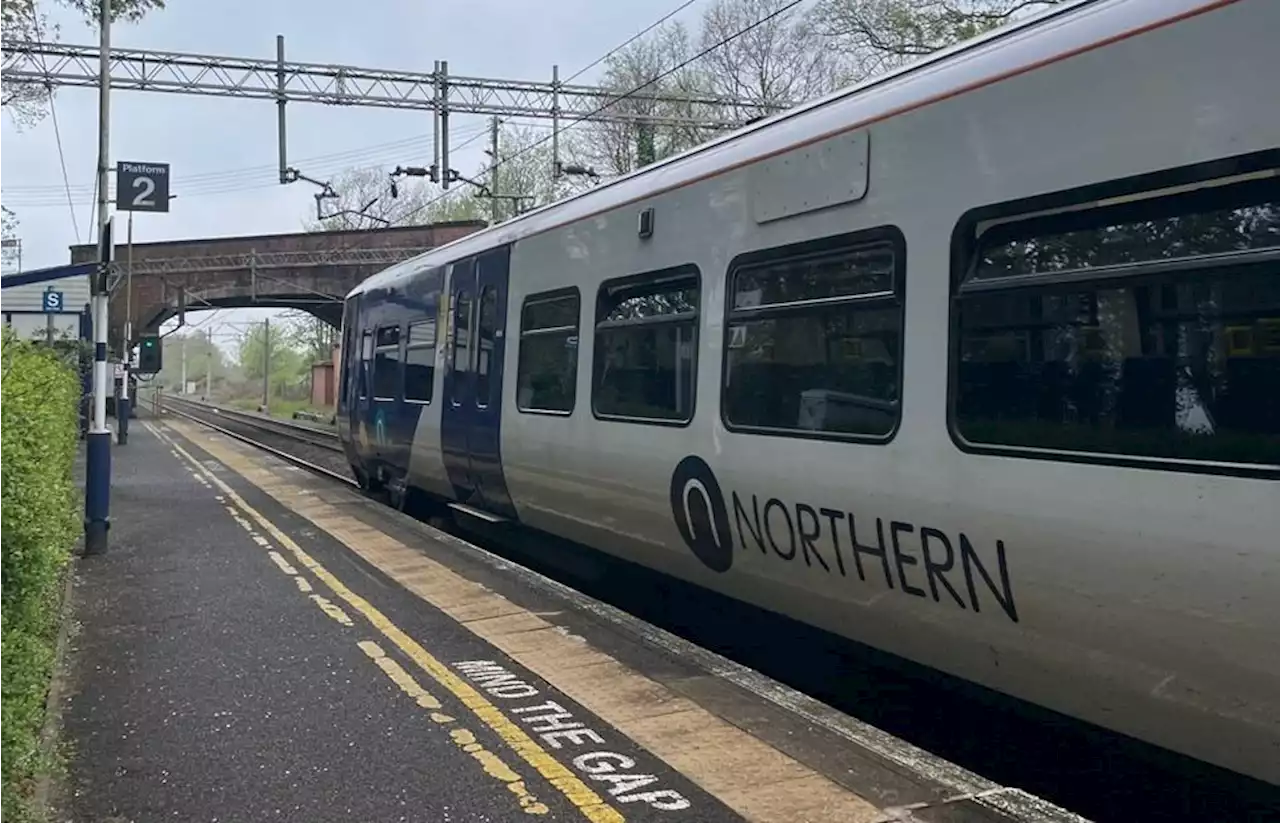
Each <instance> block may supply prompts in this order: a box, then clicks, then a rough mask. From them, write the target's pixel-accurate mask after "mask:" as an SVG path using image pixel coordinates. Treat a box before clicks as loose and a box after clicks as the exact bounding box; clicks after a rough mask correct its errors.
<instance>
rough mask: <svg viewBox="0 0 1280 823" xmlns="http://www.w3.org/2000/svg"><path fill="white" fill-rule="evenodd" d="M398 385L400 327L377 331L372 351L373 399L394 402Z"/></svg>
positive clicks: (383, 328) (384, 327)
mask: <svg viewBox="0 0 1280 823" xmlns="http://www.w3.org/2000/svg"><path fill="white" fill-rule="evenodd" d="M399 385H400V327H399V326H383V327H381V328H379V329H378V331H377V334H376V335H375V340H374V349H373V399H374V400H394V399H395V397H396V387H397V386H399Z"/></svg>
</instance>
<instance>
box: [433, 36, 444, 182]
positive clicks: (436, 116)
mask: <svg viewBox="0 0 1280 823" xmlns="http://www.w3.org/2000/svg"><path fill="white" fill-rule="evenodd" d="M433 74H434V75H435V81H436V88H435V95H434V96H435V103H436V104H435V106H433V107H432V109H431V142H432V147H431V171H432V180H431V182H432V183H439V182H440V100H441V99H442V98H441V96H440V77H441V74H440V61H439V60H437V61H436V65H435V69H434V71H433Z"/></svg>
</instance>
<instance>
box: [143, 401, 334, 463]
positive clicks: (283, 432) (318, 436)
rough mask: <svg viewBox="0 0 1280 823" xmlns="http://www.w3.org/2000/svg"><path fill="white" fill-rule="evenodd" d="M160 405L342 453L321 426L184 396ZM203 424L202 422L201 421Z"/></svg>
mask: <svg viewBox="0 0 1280 823" xmlns="http://www.w3.org/2000/svg"><path fill="white" fill-rule="evenodd" d="M160 404H161V406H162V407H163V408H166V409H168V410H172V411H176V410H177V409H178V407H185V408H186V409H187V410H188V414H187V415H186V416H188V417H190V416H191V414H190V412H191V411H192V410H198V411H200V412H202V413H204V414H207V415H213V416H219V417H227V418H230V419H232V420H235V421H237V422H240V423H244V424H247V425H249V426H252V427H254V428H257V429H262V430H263V431H269V432H271V433H272V434H277V435H280V436H283V437H288V438H290V439H292V440H297V441H299V442H301V443H306V444H307V445H310V446H316V447H318V448H322V449H328V450H330V451H334V452H341V451H342V443H341V442H340V441H339V440H338V433H337V432H336V431H333V430H332V429H326V428H322V427H320V426H312V425H306V424H302V423H296V422H290V421H288V420H278V419H276V418H274V417H268V416H267V415H265V414H259V413H257V412H251V411H244V410H242V409H230V408H227V407H226V406H219V405H217V404H215V403H206V402H204V401H201V400H192V399H190V398H186V397H174V396H171V395H162V396H161V398H160ZM201 422H203V421H201Z"/></svg>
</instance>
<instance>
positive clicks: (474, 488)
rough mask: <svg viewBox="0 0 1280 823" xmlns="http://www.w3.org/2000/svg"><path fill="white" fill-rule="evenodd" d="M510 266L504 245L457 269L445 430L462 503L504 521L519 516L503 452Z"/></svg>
mask: <svg viewBox="0 0 1280 823" xmlns="http://www.w3.org/2000/svg"><path fill="white" fill-rule="evenodd" d="M509 260H510V251H509V249H508V248H507V247H503V248H501V249H495V250H493V251H490V252H487V253H485V254H483V255H480V256H479V257H478V258H473V259H472V260H468V261H465V262H462V263H458V264H455V265H454V266H453V270H452V273H451V275H450V278H449V304H450V306H451V318H450V323H449V329H450V339H449V353H448V358H447V360H448V362H447V364H446V372H445V381H444V393H445V402H444V404H443V406H442V408H441V427H440V431H441V441H442V442H441V446H442V448H443V451H444V460H445V469H446V470H447V471H448V474H449V482H450V483H451V484H452V485H453V487H454V491H455V493H456V494H457V497H458V500H459V501H460V502H461V503H462V504H464V505H465V506H467V507H469V508H471V509H473V510H480V511H483V512H488V513H489V514H492V515H499V516H502V517H514V516H515V509H514V507H513V506H512V503H511V496H510V494H509V493H508V492H507V484H506V480H505V479H504V477H503V474H502V448H501V445H502V365H503V353H504V351H505V348H506V347H505V342H506V340H505V338H506V316H507V278H508V264H509Z"/></svg>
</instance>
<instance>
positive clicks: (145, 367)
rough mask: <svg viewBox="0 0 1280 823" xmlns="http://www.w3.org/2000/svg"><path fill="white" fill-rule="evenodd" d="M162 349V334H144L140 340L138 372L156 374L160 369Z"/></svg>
mask: <svg viewBox="0 0 1280 823" xmlns="http://www.w3.org/2000/svg"><path fill="white" fill-rule="evenodd" d="M162 351H163V347H162V346H161V345H160V335H158V334H144V335H143V336H142V337H141V338H140V339H139V340H138V373H139V374H155V373H156V372H158V371H160V365H161V362H162Z"/></svg>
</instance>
